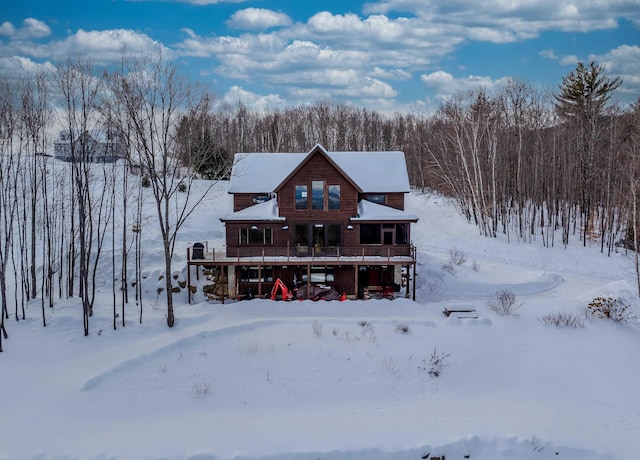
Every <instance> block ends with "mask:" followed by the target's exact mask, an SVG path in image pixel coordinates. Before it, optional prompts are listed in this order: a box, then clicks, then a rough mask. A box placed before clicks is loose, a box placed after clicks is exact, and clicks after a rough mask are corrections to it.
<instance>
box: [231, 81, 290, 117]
mask: <svg viewBox="0 0 640 460" xmlns="http://www.w3.org/2000/svg"><path fill="white" fill-rule="evenodd" d="M222 102H223V103H225V104H229V105H235V104H237V103H238V102H241V103H242V104H244V105H246V106H248V107H251V110H255V111H257V112H268V111H271V110H274V109H276V108H282V107H284V106H285V105H286V100H285V99H282V98H281V97H280V96H279V95H278V94H268V95H266V96H264V95H260V94H257V93H252V92H251V91H247V90H245V89H243V88H242V87H240V86H237V85H234V86H232V87H231V88H229V91H227V93H226V94H225V95H224V96H223V97H222Z"/></svg>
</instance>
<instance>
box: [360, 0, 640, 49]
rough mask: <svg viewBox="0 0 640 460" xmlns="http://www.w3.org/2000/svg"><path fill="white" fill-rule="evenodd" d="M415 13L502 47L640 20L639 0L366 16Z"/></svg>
mask: <svg viewBox="0 0 640 460" xmlns="http://www.w3.org/2000/svg"><path fill="white" fill-rule="evenodd" d="M392 11H396V12H403V13H410V14H412V15H414V16H415V17H417V18H420V19H422V20H423V21H424V22H425V24H426V25H428V24H449V25H457V26H459V27H461V33H462V34H463V36H465V37H467V38H471V39H477V40H487V41H492V42H498V43H502V42H505V41H513V40H519V39H528V38H533V37H536V36H537V35H539V34H540V32H543V31H546V30H562V31H580V32H588V31H592V30H596V29H610V28H615V27H616V26H617V21H618V19H619V18H627V19H629V20H632V21H634V22H636V23H638V21H640V8H638V1H637V0H610V1H607V2H604V1H602V0H582V1H580V2H575V1H569V0H515V1H514V0H485V1H482V2H479V1H477V0H433V1H429V2H424V1H421V0H381V1H377V2H372V3H369V4H367V5H366V6H365V8H364V12H365V14H380V13H382V14H389V13H390V12H392Z"/></svg>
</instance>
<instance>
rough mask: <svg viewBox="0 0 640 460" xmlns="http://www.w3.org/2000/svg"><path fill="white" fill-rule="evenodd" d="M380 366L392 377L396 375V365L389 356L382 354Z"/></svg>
mask: <svg viewBox="0 0 640 460" xmlns="http://www.w3.org/2000/svg"><path fill="white" fill-rule="evenodd" d="M380 367H381V368H382V370H383V371H384V372H385V373H387V374H389V375H390V376H392V377H395V376H396V375H398V365H397V364H396V361H395V360H394V359H393V358H392V357H391V356H383V357H382V358H381V359H380Z"/></svg>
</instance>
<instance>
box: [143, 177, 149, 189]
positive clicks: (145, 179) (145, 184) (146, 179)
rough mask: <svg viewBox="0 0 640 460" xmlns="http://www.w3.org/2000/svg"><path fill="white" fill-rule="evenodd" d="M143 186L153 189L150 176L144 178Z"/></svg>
mask: <svg viewBox="0 0 640 460" xmlns="http://www.w3.org/2000/svg"><path fill="white" fill-rule="evenodd" d="M142 186H143V187H145V188H146V187H151V179H149V176H142Z"/></svg>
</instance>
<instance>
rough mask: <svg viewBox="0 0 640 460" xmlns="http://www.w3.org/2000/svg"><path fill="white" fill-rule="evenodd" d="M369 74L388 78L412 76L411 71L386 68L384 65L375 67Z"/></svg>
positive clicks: (408, 77)
mask: <svg viewBox="0 0 640 460" xmlns="http://www.w3.org/2000/svg"><path fill="white" fill-rule="evenodd" d="M369 76H371V77H374V78H384V79H387V80H410V79H411V77H412V75H411V73H410V72H407V71H406V70H404V69H384V68H382V67H374V68H373V70H371V71H370V72H369Z"/></svg>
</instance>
